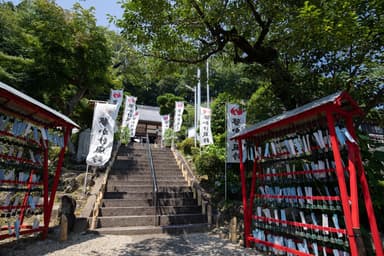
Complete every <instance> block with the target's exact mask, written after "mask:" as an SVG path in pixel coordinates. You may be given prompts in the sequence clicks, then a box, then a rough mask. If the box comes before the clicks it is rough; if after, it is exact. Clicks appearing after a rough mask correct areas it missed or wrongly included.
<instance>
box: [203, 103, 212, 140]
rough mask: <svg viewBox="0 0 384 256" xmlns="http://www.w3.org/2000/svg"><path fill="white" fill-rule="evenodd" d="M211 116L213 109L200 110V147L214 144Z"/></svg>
mask: <svg viewBox="0 0 384 256" xmlns="http://www.w3.org/2000/svg"><path fill="white" fill-rule="evenodd" d="M211 116H212V111H211V109H209V108H200V146H205V145H209V144H213V137H212V131H211Z"/></svg>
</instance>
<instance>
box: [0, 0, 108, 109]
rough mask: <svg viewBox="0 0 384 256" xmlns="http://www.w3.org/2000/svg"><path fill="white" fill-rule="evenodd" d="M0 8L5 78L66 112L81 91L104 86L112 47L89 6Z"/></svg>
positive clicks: (35, 1) (38, 1)
mask: <svg viewBox="0 0 384 256" xmlns="http://www.w3.org/2000/svg"><path fill="white" fill-rule="evenodd" d="M0 7H1V17H2V19H1V25H0V28H1V29H3V30H4V31H5V32H6V33H5V34H4V43H3V44H1V45H0V46H1V49H0V50H1V52H0V61H1V62H2V64H4V65H2V68H1V72H0V75H1V76H2V79H3V78H4V81H6V82H8V83H9V84H10V85H12V86H14V87H17V88H18V89H20V90H23V91H25V92H26V93H27V94H29V95H31V96H32V97H35V98H37V99H38V100H41V101H43V102H45V103H46V104H49V105H50V106H52V107H54V108H57V109H59V110H61V111H62V112H64V113H65V114H71V113H72V112H73V111H74V109H75V107H76V106H77V105H78V104H79V102H80V100H81V99H82V98H84V97H85V96H88V97H92V96H95V95H98V94H100V93H103V92H104V91H107V90H108V87H109V79H108V78H109V77H108V75H107V74H108V73H107V72H108V67H109V66H110V65H111V49H110V45H109V44H108V41H107V39H106V37H105V31H106V30H105V28H102V27H99V26H97V25H96V20H95V17H94V9H93V8H91V9H89V10H86V9H83V8H82V7H81V6H80V5H79V4H76V5H74V8H73V10H72V11H65V10H63V9H62V8H61V7H59V6H58V5H56V4H55V2H54V1H48V0H32V1H22V2H21V3H20V4H19V5H18V6H16V7H12V5H11V4H9V3H2V4H1V5H0ZM10 24H12V25H11V26H8V25H10ZM15 42H17V43H15ZM10 46H12V47H13V48H11V47H10Z"/></svg>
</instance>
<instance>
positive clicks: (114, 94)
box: [108, 89, 124, 119]
mask: <svg viewBox="0 0 384 256" xmlns="http://www.w3.org/2000/svg"><path fill="white" fill-rule="evenodd" d="M123 95H124V94H123V90H113V89H111V95H110V96H109V101H108V103H110V104H116V105H117V108H116V112H115V119H116V118H117V115H118V114H119V110H120V107H121V104H122V103H123Z"/></svg>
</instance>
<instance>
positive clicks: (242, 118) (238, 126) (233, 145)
mask: <svg viewBox="0 0 384 256" xmlns="http://www.w3.org/2000/svg"><path fill="white" fill-rule="evenodd" d="M226 105H227V113H226V115H227V163H239V144H238V143H237V141H236V140H230V138H231V137H232V136H234V135H235V134H237V133H239V132H240V131H241V130H242V129H244V128H245V124H246V112H245V111H244V110H242V109H241V108H240V107H239V105H238V104H230V103H227V104H226ZM243 153H244V154H246V152H243Z"/></svg>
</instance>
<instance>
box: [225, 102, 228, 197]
mask: <svg viewBox="0 0 384 256" xmlns="http://www.w3.org/2000/svg"><path fill="white" fill-rule="evenodd" d="M224 108H225V111H224V115H225V118H224V127H225V130H226V135H225V166H224V200H225V201H227V185H228V184H227V183H228V182H227V158H228V127H227V122H228V121H227V110H228V107H227V103H225V106H224Z"/></svg>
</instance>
